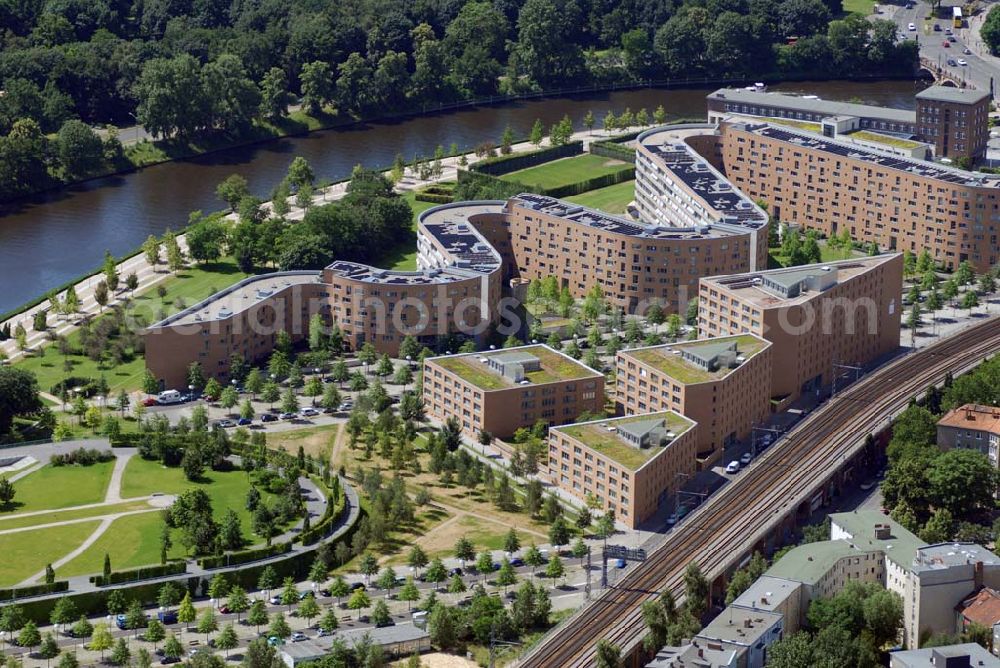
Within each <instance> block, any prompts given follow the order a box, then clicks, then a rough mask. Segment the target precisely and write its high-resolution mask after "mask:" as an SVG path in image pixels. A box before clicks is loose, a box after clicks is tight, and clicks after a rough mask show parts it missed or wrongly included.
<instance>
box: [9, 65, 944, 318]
mask: <svg viewBox="0 0 1000 668" xmlns="http://www.w3.org/2000/svg"><path fill="white" fill-rule="evenodd" d="M925 85H926V84H924V83H921V82H916V81H880V82H861V83H859V82H851V81H823V82H797V83H789V84H778V85H774V86H771V88H770V89H771V90H782V91H789V92H803V93H811V94H816V95H819V96H820V97H823V98H824V99H830V100H850V99H852V98H859V99H861V100H862V101H864V102H870V103H873V104H880V105H885V106H891V107H897V108H901V109H912V108H913V106H914V99H913V96H914V94H915V93H916V92H917V91H918V90H920V89H921V88H923V87H924V86H925ZM714 88H715V87H712V88H706V89H684V90H677V89H675V90H666V89H642V90H630V91H614V92H607V93H592V94H587V95H586V96H581V97H566V98H546V99H542V100H530V101H524V102H517V103H511V104H506V105H503V106H493V107H479V108H471V109H463V110H458V111H451V112H447V113H441V114H437V115H429V116H421V117H417V118H408V119H403V120H396V121H385V122H375V123H368V124H360V125H357V126H352V127H348V128H342V129H336V130H327V131H323V132H316V133H312V134H309V135H306V136H302V137H294V138H288V139H280V140H275V141H272V142H267V143H264V144H258V145H254V146H248V147H243V148H236V149H231V150H227V151H222V152H219V153H214V154H212V155H208V156H202V157H201V158H196V159H192V160H185V161H180V162H172V163H167V164H163V165H158V166H155V167H150V168H148V169H145V170H142V171H140V172H136V173H133V174H126V175H123V176H115V177H109V178H104V179H98V180H95V181H91V182H88V183H86V184H81V185H79V186H76V187H72V188H66V189H62V190H60V191H56V192H52V193H48V194H45V195H42V196H39V197H37V198H34V199H31V200H28V201H24V202H19V203H18V204H17V205H15V206H12V207H10V208H9V209H8V210H7V211H5V212H3V214H2V215H0V286H2V288H0V312H4V311H7V310H8V309H11V308H14V307H16V306H18V305H19V304H22V303H24V302H26V301H28V300H30V299H32V298H34V297H35V296H37V295H39V294H42V293H44V292H46V291H47V290H49V289H50V288H52V287H54V286H57V285H61V284H62V283H64V282H66V281H68V280H70V279H72V278H75V277H77V276H80V275H82V274H84V273H86V272H87V271H90V270H93V269H95V268H96V267H98V266H99V265H100V262H101V259H102V257H103V255H104V251H105V249H107V250H110V251H111V252H112V253H113V254H114V255H116V256H118V255H122V254H124V253H127V252H130V251H133V250H134V249H136V248H138V247H139V245H140V244H141V243H142V242H143V240H144V239H145V238H146V237H147V236H148V235H150V234H156V235H159V234H161V233H162V232H163V231H164V230H165V229H167V228H168V227H172V228H173V229H179V228H180V227H182V226H183V225H184V224H185V223H186V222H187V219H188V214H189V213H190V212H191V211H193V210H196V209H201V210H204V211H206V212H207V211H213V210H218V209H221V208H223V206H224V205H223V203H222V202H221V201H220V200H219V199H217V198H216V197H215V186H216V185H217V184H218V183H219V182H220V181H222V180H223V179H224V178H225V177H226V176H228V175H229V174H232V173H234V172H238V173H240V174H242V175H243V176H244V177H246V179H247V181H249V183H250V189H251V191H252V192H254V193H255V194H257V195H259V196H261V197H264V198H265V199H266V198H267V196H268V195H269V193H270V192H271V189H272V188H273V187H274V186H275V184H277V183H278V181H280V180H281V178H282V177H283V176H284V174H285V171H286V170H287V168H288V164H289V163H290V162H291V161H292V158H294V157H295V156H299V155H301V156H303V157H305V158H306V159H307V160H308V161H309V162H310V164H312V166H313V169H314V171H315V173H316V175H317V177H318V178H321V179H334V180H335V179H340V178H343V177H346V176H348V175H349V174H350V171H351V168H352V167H353V166H354V165H357V164H364V165H369V166H376V165H388V164H390V163H391V162H392V160H393V158H394V157H395V155H396V154H397V153H401V154H402V155H403V156H404V157H405V158H406V160H407V161H409V160H412V159H413V157H414V155H417V154H420V155H425V156H426V155H429V154H431V153H432V152H433V151H434V148H435V147H436V146H438V145H441V146H444V147H445V148H446V149H447V148H448V147H449V146H450V145H451V144H452V143H457V144H458V146H459V147H462V148H466V147H472V146H474V145H476V144H477V143H479V142H482V141H484V140H490V139H492V140H493V141H499V137H500V135H501V134H502V133H503V129H504V128H505V127H506V126H507V125H510V126H511V127H512V128H513V130H514V133H515V135H516V136H519V137H524V136H527V134H528V132H529V130H530V128H531V125H532V124H533V123H534V121H535V119H536V118H540V119H541V120H542V122H543V123H544V124H545V127H548V126H549V125H550V124H552V123H554V122H555V121H557V120H559V119H560V118H562V116H563V115H564V114H569V115H570V117H571V118H572V119H573V120H574V122H575V124H576V126H577V127H579V126H580V125H581V121H582V119H583V117H584V115H585V114H586V113H587V111H588V110H590V111H592V112H593V113H594V116H595V117H596V118H597V119H598V125H599V124H600V119H602V118H603V117H604V115H605V114H606V113H607V111H608V110H609V109H611V110H613V111H614V112H615V113H616V114H618V113H621V112H622V111H623V110H624V109H625V108H626V107H630V108H631V109H632V110H633V111H637V110H639V109H640V108H642V107H645V108H647V109H648V110H649V111H650V112H652V110H653V109H655V108H656V106H657V105H660V104H662V105H663V106H664V108H665V109H666V110H667V113H668V115H669V116H670V117H671V118H679V117H688V118H692V117H704V115H705V95H706V94H707V93H709V92H710V91H711V90H714Z"/></svg>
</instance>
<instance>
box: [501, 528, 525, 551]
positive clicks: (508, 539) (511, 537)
mask: <svg viewBox="0 0 1000 668" xmlns="http://www.w3.org/2000/svg"><path fill="white" fill-rule="evenodd" d="M503 549H504V551H505V552H507V554H514V553H515V552H517V551H518V550H519V549H521V539H520V538H519V537H518V535H517V530H515V529H514V527H511V528H510V529H509V530H508V531H507V534H506V535H505V536H504V539H503Z"/></svg>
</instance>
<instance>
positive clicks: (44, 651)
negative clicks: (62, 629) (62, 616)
mask: <svg viewBox="0 0 1000 668" xmlns="http://www.w3.org/2000/svg"><path fill="white" fill-rule="evenodd" d="M61 652H62V650H61V649H59V643H58V642H56V638H55V636H53V635H52V634H51V633H46V634H45V637H44V638H43V639H42V645H41V647H39V648H38V656H39V657H41V658H43V659H45V665H46V666H48V665H49V662H51V661H52V659H54V658H56V657H57V656H59V654H60V653H61Z"/></svg>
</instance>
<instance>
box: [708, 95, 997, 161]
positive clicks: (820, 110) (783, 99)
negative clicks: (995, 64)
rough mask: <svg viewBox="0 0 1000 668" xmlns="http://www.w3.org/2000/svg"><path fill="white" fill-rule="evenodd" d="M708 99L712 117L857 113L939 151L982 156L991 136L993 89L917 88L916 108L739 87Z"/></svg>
mask: <svg viewBox="0 0 1000 668" xmlns="http://www.w3.org/2000/svg"><path fill="white" fill-rule="evenodd" d="M707 102H708V120H709V121H710V122H720V121H723V120H725V119H727V118H729V117H731V116H734V115H739V116H756V117H763V118H775V119H785V120H792V121H800V122H804V123H812V124H821V123H823V122H824V121H826V120H827V119H830V118H838V119H853V120H854V121H856V122H855V123H852V125H856V127H857V128H860V129H864V130H866V131H868V130H870V131H873V132H878V133H882V134H885V135H886V136H887V137H888V138H893V139H909V138H912V139H916V140H919V141H921V142H927V143H928V144H929V145H931V146H932V147H933V150H934V154H935V155H936V156H938V157H946V158H956V159H957V158H963V157H968V158H976V157H980V156H982V155H983V154H984V153H985V151H986V140H987V139H988V138H989V118H988V115H989V105H990V94H989V92H987V91H981V90H976V89H973V88H954V87H950V86H931V87H930V88H927V89H925V90H923V91H921V92H919V93H917V95H916V109H915V110H914V111H908V110H905V109H893V108H890V107H878V106H874V105H867V104H855V103H852V102H831V101H827V100H821V99H819V98H817V97H816V96H814V95H805V96H802V95H789V94H786V93H767V92H763V91H759V90H746V89H738V88H737V89H734V88H722V89H719V90H717V91H715V92H714V93H711V94H709V95H708V98H707Z"/></svg>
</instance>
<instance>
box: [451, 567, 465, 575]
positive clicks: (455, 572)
mask: <svg viewBox="0 0 1000 668" xmlns="http://www.w3.org/2000/svg"><path fill="white" fill-rule="evenodd" d="M448 575H458V576H461V575H462V569H461V568H459V567H458V566H456V567H455V568H453V569H451V570H450V571H448Z"/></svg>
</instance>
